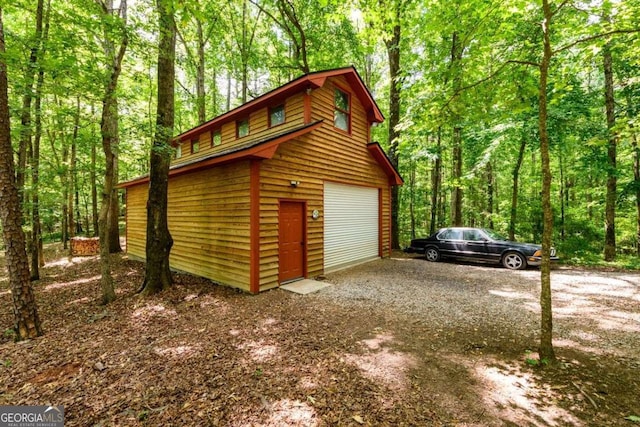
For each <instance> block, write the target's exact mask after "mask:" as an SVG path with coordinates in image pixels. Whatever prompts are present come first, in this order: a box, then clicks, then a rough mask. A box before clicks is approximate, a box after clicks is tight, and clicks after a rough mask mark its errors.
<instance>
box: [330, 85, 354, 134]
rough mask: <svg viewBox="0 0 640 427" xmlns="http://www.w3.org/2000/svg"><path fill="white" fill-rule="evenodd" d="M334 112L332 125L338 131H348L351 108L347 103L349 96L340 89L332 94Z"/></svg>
mask: <svg viewBox="0 0 640 427" xmlns="http://www.w3.org/2000/svg"><path fill="white" fill-rule="evenodd" d="M334 107H335V109H334V112H333V124H334V126H335V127H337V128H338V129H342V130H344V131H347V132H349V131H350V124H351V108H350V103H349V94H348V93H346V92H344V91H341V90H340V89H337V88H336V90H335V92H334Z"/></svg>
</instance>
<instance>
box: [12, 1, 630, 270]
mask: <svg viewBox="0 0 640 427" xmlns="http://www.w3.org/2000/svg"><path fill="white" fill-rule="evenodd" d="M51 8H52V9H51V13H50V19H51V22H50V25H49V37H48V39H47V41H46V42H45V43H44V55H43V57H42V59H41V61H40V62H39V64H38V66H39V67H41V69H42V70H43V71H44V77H45V79H44V86H43V101H42V121H43V134H42V141H41V165H40V186H39V189H38V192H39V196H40V212H41V220H42V225H43V231H44V235H45V238H59V236H60V227H61V224H62V219H63V218H62V211H61V205H62V204H63V198H64V192H65V186H67V185H68V183H65V182H64V181H63V180H61V178H60V176H64V175H65V174H67V173H68V172H69V168H70V165H69V160H68V151H69V149H70V146H71V141H72V140H73V138H75V142H76V146H77V151H78V152H77V159H78V161H77V164H76V175H75V179H76V183H77V190H78V201H79V205H80V215H79V217H80V219H81V220H82V221H83V222H91V221H90V216H91V203H92V200H91V187H92V184H93V183H92V173H93V172H95V173H96V175H97V176H98V179H97V183H96V184H97V191H98V194H100V191H101V178H100V177H101V176H102V174H103V169H104V160H103V158H102V154H101V153H102V150H101V140H100V120H101V108H102V105H101V96H102V93H103V91H104V88H105V84H106V81H105V78H106V76H107V75H108V74H109V71H110V69H109V64H110V62H109V61H108V59H109V58H110V55H112V54H113V52H112V51H110V49H109V48H108V46H107V45H105V43H104V41H103V40H104V39H105V38H110V39H115V40H117V39H118V38H119V37H121V36H122V35H123V34H125V32H126V34H127V35H128V36H129V39H130V42H129V47H128V50H127V55H126V56H125V59H124V64H123V69H122V75H121V78H120V86H119V91H118V99H119V111H120V144H119V158H120V165H119V179H120V180H121V181H122V180H127V179H131V178H134V177H138V176H140V175H143V174H146V173H147V172H148V158H149V152H150V148H151V141H152V139H153V133H154V130H155V103H156V87H155V86H156V80H155V72H156V61H157V54H158V52H157V40H156V38H157V33H158V28H157V17H156V15H155V3H154V2H152V1H150V0H143V1H136V2H133V3H131V4H129V10H128V17H127V18H128V20H127V22H128V23H127V24H126V25H124V23H123V21H122V20H120V19H118V18H116V17H115V16H112V15H110V14H106V15H105V14H104V13H102V12H101V9H100V5H99V3H98V2H95V1H92V0H71V1H70V2H67V3H60V2H54V3H53V4H52V5H51ZM639 10H640V5H639V1H638V0H628V1H626V2H623V3H620V4H618V5H617V6H616V8H615V10H612V11H611V13H612V14H614V15H615V16H612V18H613V19H612V24H608V23H606V22H605V21H603V20H602V19H601V18H600V15H601V12H602V11H601V10H600V6H599V5H598V4H595V3H594V4H590V5H582V6H581V9H580V10H578V9H576V8H574V7H573V6H572V4H571V3H563V6H562V7H561V8H560V9H559V10H558V11H557V14H556V16H555V18H554V20H555V21H554V27H553V28H554V30H553V33H552V34H551V36H552V38H553V40H552V42H553V44H554V46H556V47H557V48H558V52H557V53H556V56H555V57H554V61H553V63H552V64H551V70H550V80H549V84H548V93H547V96H548V101H549V118H548V128H549V129H548V130H549V136H550V146H551V156H552V157H551V169H552V174H553V180H552V189H551V191H552V202H553V210H554V220H555V235H554V236H553V241H554V242H553V244H554V246H555V247H556V248H558V251H559V252H560V254H561V256H562V258H563V259H564V260H566V261H567V262H569V263H587V264H590V265H595V264H597V263H598V262H599V261H598V259H599V258H601V253H602V244H603V243H602V242H603V239H604V234H603V228H604V227H603V223H604V195H605V183H606V177H607V174H608V172H609V171H608V166H607V146H606V143H607V140H608V129H607V127H606V121H605V119H604V113H603V111H604V106H603V73H602V55H601V53H602V46H603V44H604V42H605V39H597V38H594V39H593V40H592V41H591V42H589V43H582V44H574V43H575V42H576V41H578V40H580V39H585V38H590V37H593V36H594V35H597V34H598V33H602V32H604V31H610V30H616V29H633V28H635V27H636V26H637V22H639V21H640V17H639V16H638V13H639V12H638V11H639ZM287 11H289V12H294V13H293V14H289V15H288V14H287V13H286V12H287ZM394 11H399V14H398V15H395V12H394ZM3 12H4V14H5V31H6V38H7V53H6V55H5V56H4V57H3V60H4V61H6V63H7V66H8V70H9V77H10V85H11V87H10V108H11V111H12V130H13V141H14V144H15V150H16V151H17V149H18V142H19V132H20V108H21V105H22V94H23V93H24V92H25V90H27V89H26V78H25V73H24V71H25V69H26V64H27V63H28V57H29V53H30V46H31V44H32V43H33V34H34V28H33V25H34V22H35V2H31V3H29V2H22V1H20V2H17V1H9V2H7V4H6V5H5V6H4V7H3ZM541 19H542V16H541V12H540V7H539V5H538V4H534V3H531V2H528V1H526V0H509V1H507V2H502V1H500V2H498V1H494V0H491V1H479V0H472V1H464V2H463V1H459V0H456V1H453V2H419V1H415V0H384V1H382V2H380V1H372V0H355V1H349V2H342V3H341V2H336V1H328V0H327V1H320V2H318V1H312V0H293V1H286V2H285V1H283V0H264V1H259V2H257V1H251V0H243V1H238V2H228V1H222V0H205V1H201V2H199V1H193V0H188V1H185V2H181V3H180V5H179V6H178V7H177V9H176V22H177V27H178V31H179V38H178V43H177V47H178V52H177V60H176V65H177V73H176V79H177V85H176V118H175V129H174V134H176V133H180V132H182V131H184V130H186V129H189V128H191V127H193V126H194V125H196V124H198V121H199V119H198V115H197V110H198V108H197V103H198V99H197V98H198V97H197V93H196V90H195V88H196V80H197V76H198V68H197V67H198V59H199V58H198V47H199V43H200V42H202V43H203V48H204V57H203V58H202V59H203V61H204V67H205V69H204V71H205V72H204V88H205V96H204V98H205V99H204V104H205V107H206V112H205V113H206V118H207V119H209V118H211V117H214V116H217V115H219V114H222V113H223V112H225V111H227V109H229V108H233V107H235V106H237V105H239V103H240V102H241V98H242V93H243V88H245V89H246V92H247V96H248V99H251V98H252V97H255V96H258V95H260V94H262V93H264V92H266V91H268V90H270V89H273V88H274V87H276V86H279V85H282V84H284V83H286V82H287V81H289V80H291V79H293V78H295V77H297V76H299V75H300V74H301V73H302V68H303V67H302V65H303V59H302V57H301V56H300V55H301V52H300V51H299V50H298V48H299V47H300V46H301V44H302V35H304V37H305V40H306V53H307V63H308V65H309V68H310V70H311V71H316V70H320V69H327V68H336V67H343V66H346V65H349V64H355V65H356V67H357V68H358V70H359V72H360V74H361V76H362V77H363V79H364V80H365V82H366V83H367V85H368V87H369V90H370V91H371V93H372V94H373V96H374V98H375V99H376V100H377V102H378V105H379V106H380V107H381V109H382V111H383V113H385V114H387V116H388V111H387V110H388V105H389V99H388V96H389V83H390V82H389V79H388V71H387V69H388V57H387V52H386V46H385V41H386V40H389V38H390V35H391V31H392V29H393V27H394V26H395V25H400V27H401V39H400V47H399V49H400V67H401V71H400V72H401V79H400V86H401V102H400V109H401V123H400V125H399V128H398V130H399V131H400V141H399V147H398V152H399V155H400V160H399V170H400V173H401V174H402V175H403V177H404V178H405V185H404V186H403V187H402V188H401V189H400V211H399V226H400V228H399V230H398V231H399V233H400V240H401V245H406V244H408V241H409V240H410V239H411V238H412V237H413V236H421V235H426V234H428V233H429V231H430V229H431V228H432V227H433V226H435V227H440V226H445V225H449V224H450V222H451V194H452V190H453V189H454V188H455V187H460V188H462V190H463V206H462V212H463V220H464V223H465V225H477V226H493V227H494V228H495V229H496V230H497V231H499V232H501V233H503V234H508V230H509V228H510V225H511V224H510V221H511V219H510V214H511V208H512V200H511V196H512V188H513V174H514V172H515V167H516V160H517V158H518V155H519V149H520V146H521V143H522V141H524V142H525V150H524V155H523V158H522V164H521V166H520V168H519V170H518V173H519V178H518V184H519V188H518V193H517V197H516V201H517V210H516V215H515V229H516V231H515V234H516V237H517V238H518V239H520V240H532V241H539V240H540V237H541V234H542V207H541V200H540V199H541V198H540V191H541V172H540V151H539V138H538V123H537V116H538V111H537V110H538V99H537V96H538V86H537V85H538V73H537V68H536V67H535V66H532V65H535V62H537V61H539V60H540V56H541V51H540V49H539V46H540V38H541V33H540V21H541ZM296 23H297V24H299V26H300V27H299V28H297V27H296V25H295V24H296ZM301 31H303V32H304V33H302V32H301ZM454 34H455V37H456V40H457V43H458V45H457V48H459V49H460V50H459V51H458V56H459V59H457V60H452V48H453V40H454ZM607 40H609V41H610V42H611V49H612V53H613V58H614V73H615V77H616V85H615V93H614V95H615V98H616V107H617V114H618V121H617V124H616V128H615V131H616V132H617V135H618V136H619V143H618V165H617V170H616V174H617V177H618V195H619V197H618V205H617V218H616V226H617V239H618V247H619V254H620V259H619V260H618V262H620V263H622V264H624V265H625V266H629V267H632V266H634V265H635V266H637V263H636V262H635V261H634V259H637V257H635V256H634V255H633V254H634V253H636V252H635V248H637V245H638V242H637V231H636V215H637V214H636V210H635V209H636V207H635V206H636V199H637V188H638V187H639V186H640V184H639V183H638V182H637V180H635V179H634V176H633V164H634V161H635V157H634V156H635V155H636V154H635V153H636V152H635V151H634V150H635V149H634V147H633V141H634V138H635V140H636V141H637V140H638V138H639V135H638V128H639V127H640V120H638V114H639V113H640V108H639V107H638V106H639V105H640V83H638V80H637V76H638V72H639V70H640V40H639V37H638V34H637V33H633V32H624V33H620V34H616V35H615V36H614V37H611V38H610V39H607ZM563 46H564V47H566V49H563ZM78 103H79V108H78ZM77 114H79V126H78V128H77V129H76V128H75V125H74V117H75V115H77ZM454 126H456V127H460V128H461V134H462V159H463V166H462V175H461V176H460V177H456V176H454V173H453V168H452V165H453V152H452V148H453V147H452V143H453V127H454ZM387 138H388V124H387V123H383V124H380V125H378V126H376V127H374V128H373V129H372V131H371V139H372V140H374V141H378V142H380V143H381V144H382V146H383V147H388V141H387ZM93 147H97V152H98V157H97V163H96V165H95V166H93V165H92V163H91V160H90V158H91V150H92V148H93ZM436 161H438V162H440V165H441V169H440V170H439V171H436ZM436 172H439V174H440V175H439V176H440V186H439V188H438V189H437V194H436V196H437V197H436V205H435V206H432V198H431V195H432V193H433V192H434V188H433V182H434V181H433V178H434V174H435V173H436ZM30 191H32V188H31V187H30V184H29V183H27V186H26V187H25V192H26V194H30ZM490 200H491V204H490V203H489V201H490ZM25 208H26V210H27V211H28V209H30V208H31V206H30V205H29V204H28V203H27V204H26V205H25ZM432 211H433V212H435V214H436V215H435V222H434V224H432V223H431V222H432V220H431V215H432ZM84 227H85V229H88V228H89V227H88V225H87V224H85V225H84ZM634 257H635V258H634Z"/></svg>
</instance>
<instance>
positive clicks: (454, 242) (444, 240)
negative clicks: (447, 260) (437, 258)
mask: <svg viewBox="0 0 640 427" xmlns="http://www.w3.org/2000/svg"><path fill="white" fill-rule="evenodd" d="M438 242H439V244H438V246H439V247H440V252H441V253H442V255H444V256H461V254H459V253H458V246H460V244H461V243H462V230H459V229H455V228H448V229H446V230H444V231H443V232H442V233H440V234H439V235H438Z"/></svg>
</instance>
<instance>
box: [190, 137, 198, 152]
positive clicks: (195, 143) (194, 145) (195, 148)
mask: <svg viewBox="0 0 640 427" xmlns="http://www.w3.org/2000/svg"><path fill="white" fill-rule="evenodd" d="M198 151H200V141H198V140H197V139H194V140H192V141H191V153H192V154H195V153H197V152H198Z"/></svg>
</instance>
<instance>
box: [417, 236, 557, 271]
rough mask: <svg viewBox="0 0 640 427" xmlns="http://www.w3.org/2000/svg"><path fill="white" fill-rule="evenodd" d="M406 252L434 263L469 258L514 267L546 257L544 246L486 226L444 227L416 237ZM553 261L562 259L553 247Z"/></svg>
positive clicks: (534, 262) (538, 262)
mask: <svg viewBox="0 0 640 427" xmlns="http://www.w3.org/2000/svg"><path fill="white" fill-rule="evenodd" d="M406 252H410V253H420V254H424V255H425V256H426V258H427V260H429V261H433V262H435V261H438V260H440V258H442V257H451V258H466V259H473V260H478V261H487V262H494V263H496V264H499V263H501V264H502V265H503V266H505V267H506V268H508V269H511V270H522V269H525V268H527V266H528V265H534V266H538V265H540V263H541V260H542V246H540V245H535V244H532V243H518V242H511V241H509V240H506V239H505V238H503V237H502V236H500V235H499V234H498V233H496V232H495V231H492V230H489V229H486V228H465V227H454V228H442V229H440V230H438V231H437V232H435V233H434V234H433V235H431V236H429V237H427V238H424V239H413V240H412V241H411V246H409V247H408V248H407V249H406ZM551 260H552V261H556V260H558V257H557V256H556V250H555V249H553V248H551Z"/></svg>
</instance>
